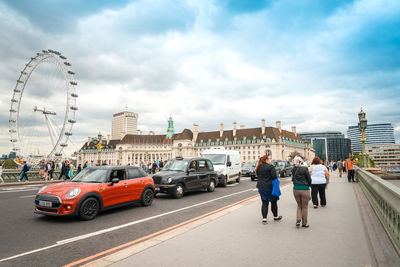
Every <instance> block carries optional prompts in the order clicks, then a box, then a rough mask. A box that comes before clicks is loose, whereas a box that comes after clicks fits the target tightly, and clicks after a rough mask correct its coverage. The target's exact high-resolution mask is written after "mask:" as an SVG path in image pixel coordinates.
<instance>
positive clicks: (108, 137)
mask: <svg viewBox="0 0 400 267" xmlns="http://www.w3.org/2000/svg"><path fill="white" fill-rule="evenodd" d="M110 141H111V134H107V145H108V143H110Z"/></svg>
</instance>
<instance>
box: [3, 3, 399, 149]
mask: <svg viewBox="0 0 400 267" xmlns="http://www.w3.org/2000/svg"><path fill="white" fill-rule="evenodd" d="M0 36H1V38H0V59H1V60H0V94H1V98H0V103H1V104H0V138H1V139H0V154H4V153H8V152H9V150H10V148H11V146H10V142H9V136H8V119H9V109H10V99H11V97H12V91H13V88H14V86H15V83H16V80H17V79H18V76H19V73H20V71H21V70H22V69H23V67H24V65H25V64H26V63H27V62H28V60H29V59H30V57H32V56H34V55H35V54H36V52H40V51H41V50H42V49H54V50H57V51H60V52H61V53H62V54H63V55H65V56H66V57H67V58H68V61H69V62H70V63H71V64H72V69H73V71H75V72H76V80H77V82H78V84H79V85H78V94H79V98H78V107H79V111H78V113H77V123H76V125H75V127H74V131H73V132H74V138H73V141H74V143H75V144H76V145H75V147H79V146H80V145H82V143H83V142H85V140H86V139H87V136H93V135H96V134H97V133H98V132H99V131H100V132H101V133H103V134H107V133H110V131H111V129H110V128H111V119H112V114H113V113H117V112H120V111H123V110H126V107H127V109H128V110H129V111H134V112H136V113H139V128H140V129H141V130H143V131H144V132H145V133H146V132H148V131H150V130H153V131H155V132H156V133H165V131H166V128H167V117H168V116H169V115H170V114H171V115H172V117H173V118H174V121H175V129H176V131H181V130H183V129H184V128H189V129H192V128H193V123H198V124H199V128H200V130H201V131H202V130H203V131H206V130H217V129H219V124H220V123H221V122H223V123H224V124H225V128H226V129H232V122H233V121H236V122H237V123H238V124H239V125H240V124H244V125H246V127H259V126H260V124H261V119H262V118H265V119H266V121H267V124H268V125H275V121H277V120H281V121H282V125H283V128H286V129H290V127H291V126H292V125H296V126H297V131H299V132H304V131H328V130H329V131H341V132H343V133H345V132H346V129H347V127H348V126H349V125H355V124H356V123H357V120H358V119H357V113H358V111H359V109H360V107H361V106H362V107H364V109H365V111H366V112H367V118H368V121H369V122H370V123H381V122H390V123H392V124H393V126H394V127H395V135H396V141H397V142H399V141H400V2H399V1H398V0H385V1H383V0H382V1H380V0H360V1H348V0H347V1H342V0H326V1H319V0H315V1H312V0H309V1H306V0H275V1H274V0H269V1H268V0H264V1H262V0H252V1H239V0H236V1H233V0H219V1H218V0H202V1H194V0H192V1H190V0H187V1H185V0H136V1H123V0H121V1H106V0H86V1H83V0H82V1H79V0H59V1H55V0H36V1H31V0H9V1H4V0H3V1H1V0H0ZM42 72H43V70H42ZM39 74H40V71H38V72H37V73H36V74H35V75H32V84H33V81H34V78H35V79H36V80H37V81H39V82H37V83H38V84H40V80H41V78H40V76H39ZM54 80H56V79H52V80H49V82H48V80H46V79H44V78H43V80H42V84H44V88H45V89H41V88H38V87H34V86H33V85H32V86H31V87H30V88H27V90H26V92H24V96H23V99H22V102H21V104H22V106H24V107H26V108H27V109H28V108H29V109H30V110H32V108H33V105H34V104H35V103H38V104H41V105H43V106H47V105H48V106H51V105H53V106H57V107H60V106H62V104H59V103H61V102H63V101H64V102H63V103H65V101H66V93H65V91H64V90H63V88H62V87H61V88H58V86H56V85H53V82H54ZM54 83H56V82H54ZM28 89H29V90H31V92H28V91H29V90H28ZM35 97H36V98H38V97H39V100H37V99H36V98H35ZM35 101H39V102H40V101H42V102H40V103H39V102H35ZM43 101H44V102H43ZM55 103H57V104H55ZM35 116H36V117H35ZM24 119H25V121H29V122H30V124H38V125H40V126H37V127H38V129H39V128H40V127H42V128H41V129H42V130H43V127H45V124H44V119H43V118H41V117H37V114H36V115H35V114H33V112H32V113H29V112H25V114H24ZM38 132H40V131H39V130H38Z"/></svg>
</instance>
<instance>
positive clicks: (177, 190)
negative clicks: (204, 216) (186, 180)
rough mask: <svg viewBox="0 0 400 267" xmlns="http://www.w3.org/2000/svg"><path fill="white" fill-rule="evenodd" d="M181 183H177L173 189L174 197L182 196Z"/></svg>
mask: <svg viewBox="0 0 400 267" xmlns="http://www.w3.org/2000/svg"><path fill="white" fill-rule="evenodd" d="M183 191H184V190H183V185H182V184H177V185H176V187H175V190H174V197H175V198H182V197H183Z"/></svg>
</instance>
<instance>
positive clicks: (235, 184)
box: [226, 183, 238, 187]
mask: <svg viewBox="0 0 400 267" xmlns="http://www.w3.org/2000/svg"><path fill="white" fill-rule="evenodd" d="M237 185H238V183H234V184H227V185H226V186H231V187H232V186H237Z"/></svg>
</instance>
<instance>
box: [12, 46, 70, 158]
mask: <svg viewBox="0 0 400 267" xmlns="http://www.w3.org/2000/svg"><path fill="white" fill-rule="evenodd" d="M70 67H71V64H70V63H69V62H68V61H67V58H66V57H65V56H63V55H62V54H61V53H60V52H58V51H54V50H51V49H48V50H42V52H39V53H36V56H34V57H31V58H30V60H29V62H28V63H27V64H26V65H25V67H24V68H23V70H22V71H21V73H20V75H19V78H18V80H17V83H16V85H15V87H14V90H13V94H12V98H11V106H10V119H9V126H10V129H9V133H10V142H11V143H12V147H13V151H15V152H16V154H17V155H18V156H19V157H21V158H23V159H26V160H27V161H32V159H33V158H53V159H54V158H57V157H62V156H63V155H64V153H65V149H66V148H67V147H68V143H69V142H68V140H69V139H70V137H71V135H72V128H73V126H74V124H75V123H76V120H75V113H76V111H77V110H78V107H77V103H76V102H77V101H76V100H77V98H78V94H77V92H76V87H77V82H76V81H75V79H74V76H75V73H74V72H73V71H72V70H71V69H70Z"/></svg>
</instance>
